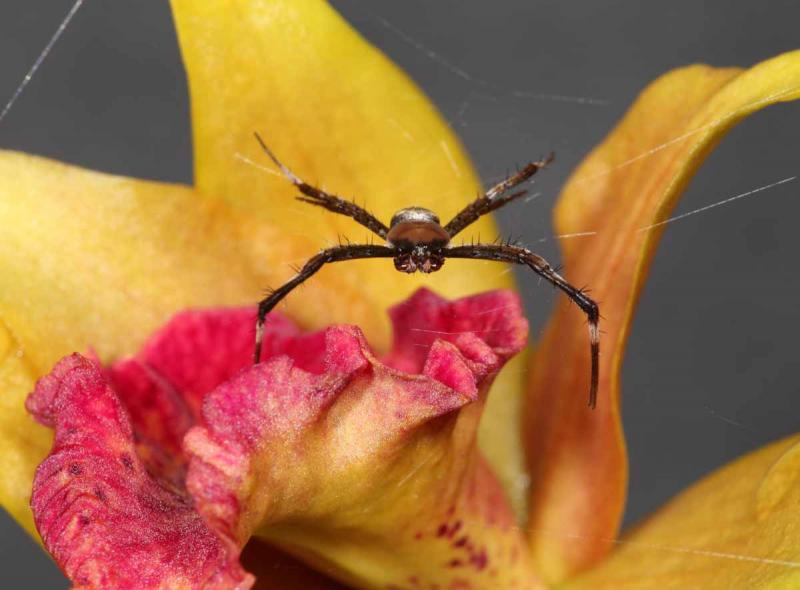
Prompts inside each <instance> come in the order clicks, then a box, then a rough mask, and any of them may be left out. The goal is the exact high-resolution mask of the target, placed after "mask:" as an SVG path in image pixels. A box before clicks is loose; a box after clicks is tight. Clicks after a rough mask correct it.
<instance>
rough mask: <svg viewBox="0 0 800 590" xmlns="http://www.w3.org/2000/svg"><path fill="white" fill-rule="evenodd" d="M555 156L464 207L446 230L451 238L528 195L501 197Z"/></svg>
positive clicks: (523, 192) (528, 166) (519, 173)
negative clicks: (492, 212)
mask: <svg viewBox="0 0 800 590" xmlns="http://www.w3.org/2000/svg"><path fill="white" fill-rule="evenodd" d="M554 157H555V156H554V154H553V153H551V154H550V155H549V156H547V157H546V158H545V159H544V160H539V161H538V162H531V163H529V164H528V165H527V166H525V167H524V168H523V169H522V170H520V171H519V172H517V173H516V174H514V175H512V176H509V177H508V178H506V179H505V180H502V181H500V182H498V183H497V184H496V185H494V186H493V187H492V188H490V189H489V190H488V191H486V192H485V193H484V194H483V195H481V196H480V197H478V198H477V199H475V200H474V201H472V203H470V204H469V205H467V206H466V207H464V208H463V209H462V210H461V211H460V212H459V213H458V214H457V215H456V216H455V217H453V219H451V220H450V221H449V222H448V224H447V225H446V226H444V230H445V231H446V232H447V233H448V234H449V235H450V238H452V237H453V236H455V235H456V234H457V233H459V232H460V231H461V230H463V229H464V228H465V227H467V226H468V225H470V224H472V223H474V222H475V221H477V219H478V218H479V217H481V216H483V215H486V214H487V213H490V212H491V211H494V210H495V209H498V208H500V207H502V206H503V205H505V204H507V203H510V202H511V201H513V200H514V199H517V198H519V197H521V196H523V195H525V194H526V192H525V191H519V192H516V193H514V194H512V195H506V196H502V197H501V196H500V195H502V194H503V193H505V192H506V191H509V190H511V189H512V188H514V187H515V186H517V185H519V184H521V183H523V182H525V181H526V180H528V179H529V178H530V177H531V176H533V175H534V174H536V172H537V171H538V170H540V169H541V168H544V167H545V166H547V165H548V164H549V163H550V162H552V161H553V158H554Z"/></svg>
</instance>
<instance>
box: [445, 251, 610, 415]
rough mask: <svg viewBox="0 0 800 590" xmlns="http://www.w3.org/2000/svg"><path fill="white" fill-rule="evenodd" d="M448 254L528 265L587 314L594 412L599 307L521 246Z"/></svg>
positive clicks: (598, 346) (591, 393)
mask: <svg viewBox="0 0 800 590" xmlns="http://www.w3.org/2000/svg"><path fill="white" fill-rule="evenodd" d="M444 254H445V256H446V257H447V258H472V259H478V260H496V261H498V262H513V263H515V264H524V265H526V266H529V267H530V268H531V269H533V271H534V272H535V273H536V274H538V275H539V276H540V277H542V278H543V279H545V280H547V281H548V282H550V283H551V284H552V285H554V286H555V287H558V288H559V289H561V290H562V291H563V292H564V293H565V294H566V295H567V297H569V298H570V299H571V300H572V301H574V302H575V303H577V304H578V307H580V308H581V309H582V310H583V311H584V313H585V314H586V317H587V318H588V320H589V352H590V355H591V359H592V369H591V383H590V386H589V406H590V407H591V408H594V407H595V406H596V405H597V385H598V381H599V371H600V369H599V365H600V331H599V329H598V323H599V322H600V310H599V308H598V307H597V303H595V302H594V301H593V300H592V299H590V298H589V297H587V296H586V294H585V293H584V292H583V291H582V290H581V289H577V288H575V287H573V286H572V285H570V284H569V283H568V282H567V281H566V280H564V278H563V277H562V276H561V275H559V274H558V273H557V272H556V271H555V270H554V269H553V267H552V266H550V264H549V263H548V262H547V261H546V260H545V259H544V258H542V257H541V256H539V255H538V254H534V253H533V252H531V251H530V250H528V249H526V248H522V247H520V246H514V245H510V244H509V245H503V244H475V245H471V246H454V247H451V248H446V249H445V250H444Z"/></svg>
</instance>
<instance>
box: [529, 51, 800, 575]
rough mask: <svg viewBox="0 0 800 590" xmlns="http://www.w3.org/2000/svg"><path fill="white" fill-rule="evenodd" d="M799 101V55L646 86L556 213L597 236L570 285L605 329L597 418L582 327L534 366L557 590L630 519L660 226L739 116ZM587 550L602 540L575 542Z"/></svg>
mask: <svg viewBox="0 0 800 590" xmlns="http://www.w3.org/2000/svg"><path fill="white" fill-rule="evenodd" d="M799 96H800V52H793V53H788V54H784V55H782V56H779V57H777V58H774V59H771V60H769V61H766V62H764V63H761V64H759V65H757V66H755V67H753V68H751V69H750V70H747V71H745V72H742V71H740V70H735V69H714V68H710V67H707V66H691V67H687V68H683V69H680V70H676V71H673V72H671V73H668V74H666V75H665V76H663V77H662V78H660V79H659V80H657V81H656V82H654V83H653V84H652V85H651V86H650V87H648V88H647V89H646V90H645V91H644V92H643V93H642V95H641V96H640V97H639V99H638V100H637V102H636V103H635V104H634V106H633V107H632V108H631V110H630V111H629V112H628V114H627V115H626V116H625V118H624V119H623V120H622V122H621V123H620V124H619V126H618V127H617V128H616V129H615V130H614V131H613V132H612V133H611V134H610V135H609V137H608V138H607V139H606V140H605V141H604V142H603V144H601V145H600V146H599V147H598V148H596V149H595V150H594V151H593V152H592V153H591V154H590V156H589V157H588V158H587V159H586V161H585V162H584V163H583V164H582V165H581V166H580V168H578V170H577V171H576V172H575V174H574V175H573V177H572V178H571V180H570V182H569V184H568V185H567V186H566V188H565V190H564V193H563V195H562V197H561V199H560V201H559V204H558V208H557V210H556V212H555V221H556V229H557V233H559V234H568V233H576V232H597V234H596V235H595V236H592V237H589V238H583V239H580V240H577V239H576V240H570V241H567V242H565V244H564V262H565V266H566V271H567V278H568V279H569V280H570V281H572V282H573V283H575V284H579V285H584V284H585V285H589V287H590V288H591V290H592V296H593V297H594V298H596V300H598V301H599V302H600V305H601V314H602V315H603V318H604V319H603V320H602V322H601V328H602V330H603V331H604V334H603V338H602V342H601V350H602V353H601V354H602V356H601V369H600V370H601V381H600V397H599V401H598V407H597V410H596V411H594V412H592V411H589V410H588V409H587V408H586V402H585V395H586V391H587V390H588V376H589V355H588V350H587V348H588V346H587V342H586V333H585V330H586V328H585V326H584V323H585V319H584V318H583V317H581V314H580V313H579V312H577V311H576V310H575V308H574V306H570V305H568V304H566V303H562V304H560V305H559V308H558V309H557V311H556V314H555V316H554V318H553V319H552V320H551V322H550V324H549V327H548V329H547V331H546V334H545V336H544V338H543V340H542V342H541V344H540V346H539V348H538V350H537V353H536V355H535V357H534V358H533V360H532V365H531V383H530V391H529V400H528V402H529V403H528V406H527V411H526V420H525V422H524V423H525V428H526V432H525V438H526V444H527V448H528V461H529V465H530V469H531V478H532V482H531V484H532V487H531V490H532V496H531V511H530V522H529V525H530V528H531V531H532V533H531V534H532V537H531V541H532V548H533V554H534V557H535V561H536V563H537V566H538V567H539V568H540V569H541V571H544V572H546V574H547V576H548V578H549V579H551V580H560V579H563V578H564V577H565V576H567V575H568V574H569V573H571V572H573V571H575V570H578V569H581V568H584V567H586V566H588V565H590V564H592V563H594V562H595V561H596V560H597V559H599V558H600V557H601V556H602V555H604V554H605V553H606V552H607V550H608V549H609V547H610V544H611V542H612V541H611V540H612V539H613V538H614V537H615V535H616V532H617V528H618V526H619V521H620V517H621V514H622V509H623V504H624V498H625V486H626V470H627V463H626V457H625V446H624V440H623V437H622V431H621V425H620V418H619V372H620V365H621V363H622V357H623V351H624V344H625V339H626V336H627V333H628V328H629V326H630V322H631V318H632V315H633V311H634V308H635V305H636V301H637V298H638V295H639V292H640V290H641V286H642V284H643V281H644V279H645V276H646V274H647V268H648V265H649V263H650V261H651V259H652V257H653V252H654V249H655V247H656V245H657V243H658V239H659V237H660V235H661V231H662V229H663V226H659V227H654V228H651V229H649V230H645V231H642V228H646V227H649V226H651V225H652V224H656V223H658V222H659V221H662V220H664V219H666V218H667V217H668V216H669V214H670V211H671V210H672V208H673V207H674V205H675V203H676V201H677V199H678V198H679V196H680V194H681V192H682V190H683V188H684V187H685V186H686V184H687V183H688V181H689V180H690V178H691V177H692V175H693V173H694V172H695V171H696V170H697V168H698V166H699V165H700V164H701V163H702V161H703V159H704V158H705V156H706V155H707V154H708V153H709V151H710V150H711V149H712V148H713V146H714V145H715V144H716V142H717V141H719V140H720V139H721V138H722V136H723V135H724V134H725V132H726V131H728V130H729V129H730V128H731V127H732V126H733V125H735V124H736V123H737V122H738V121H740V120H741V119H742V118H744V117H746V116H747V115H749V114H750V113H752V112H754V111H756V110H758V109H760V108H763V107H765V106H767V105H769V104H773V103H775V102H780V101H788V100H794V99H796V98H798V97H799ZM576 538H582V539H593V540H594V541H592V542H582V543H577V542H576V541H575V539H576Z"/></svg>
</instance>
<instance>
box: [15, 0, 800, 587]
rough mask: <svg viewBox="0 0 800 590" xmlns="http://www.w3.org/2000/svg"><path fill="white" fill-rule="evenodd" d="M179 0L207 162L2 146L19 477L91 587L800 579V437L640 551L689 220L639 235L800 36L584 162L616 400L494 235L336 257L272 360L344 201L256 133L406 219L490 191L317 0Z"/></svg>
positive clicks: (30, 504)
mask: <svg viewBox="0 0 800 590" xmlns="http://www.w3.org/2000/svg"><path fill="white" fill-rule="evenodd" d="M172 8H173V13H174V16H175V20H176V24H177V28H178V35H179V39H180V44H181V50H182V52H183V58H184V61H185V64H186V68H187V72H188V77H189V83H190V91H191V105H192V120H193V132H194V149H195V170H196V181H195V185H194V186H193V187H188V186H178V185H171V184H164V183H155V182H149V181H144V180H138V179H132V178H122V177H117V176H111V175H108V174H102V173H98V172H94V171H89V170H84V169H79V168H76V167H73V166H69V165H65V164H62V163H58V162H54V161H49V160H46V159H43V158H39V157H35V156H30V155H26V154H21V153H14V152H2V153H0V178H2V182H0V223H2V225H3V228H4V231H3V239H2V240H0V264H1V265H2V268H3V273H2V288H0V322H1V323H0V352H2V354H0V359H1V362H2V364H1V365H0V390H1V391H2V395H1V396H0V404H2V405H1V406H0V440H2V441H3V446H2V453H0V466H1V467H2V470H3V473H4V477H3V478H0V502H2V505H3V507H4V508H5V509H6V510H7V511H8V512H9V513H10V514H11V515H12V516H13V517H14V518H15V519H16V520H17V521H18V522H19V523H20V524H21V525H22V526H23V527H25V528H26V529H27V530H28V531H29V532H30V534H31V535H33V536H35V537H36V538H37V539H40V540H41V541H42V543H43V545H44V548H45V549H46V550H47V551H48V552H49V553H50V554H51V555H52V556H53V558H54V559H55V560H56V562H57V563H58V565H59V566H60V567H61V568H62V570H63V571H64V572H65V574H66V575H67V576H68V577H69V578H70V579H71V580H72V582H73V583H74V584H75V585H76V587H80V588H248V587H252V586H253V585H255V586H256V587H261V588H283V589H285V588H289V589H291V588H341V587H343V586H344V587H360V588H384V589H400V588H409V589H417V588H419V589H422V588H426V589H433V588H439V589H441V590H444V589H447V588H452V589H457V588H552V587H556V586H559V587H565V588H574V589H582V588H592V589H594V588H606V587H607V588H653V587H658V588H670V587H672V588H691V587H694V588H698V587H700V588H702V587H726V588H727V587H735V588H742V587H747V588H789V587H794V586H795V585H798V584H800V573H798V569H797V564H798V563H800V534H798V532H797V530H798V523H800V510H799V509H798V505H800V487H799V486H797V485H796V482H797V480H798V479H800V459H798V457H800V453H798V450H797V449H798V448H800V447H798V442H800V439H798V437H797V436H795V437H790V438H788V439H786V440H783V441H780V442H777V443H774V444H772V445H770V446H768V447H766V448H764V449H761V450H759V451H756V452H754V453H752V454H749V455H747V456H745V457H742V458H741V459H739V460H738V461H736V462H735V463H733V464H732V465H729V466H726V467H723V468H722V469H720V470H719V471H717V472H716V473H713V474H711V475H710V476H708V477H707V478H705V479H704V480H703V481H701V482H699V483H698V484H696V485H695V486H693V487H691V488H690V489H688V490H687V491H685V492H684V493H682V494H681V495H680V496H678V497H677V498H675V499H674V500H672V501H671V502H670V503H668V504H667V505H666V506H665V507H663V508H662V509H661V510H659V511H658V512H657V513H656V514H654V515H653V516H652V517H651V518H650V519H649V520H647V521H646V522H645V523H644V524H642V525H641V526H639V527H637V528H636V529H635V530H634V531H632V532H631V533H629V534H628V535H627V536H626V541H627V542H626V543H624V544H622V545H619V546H615V544H614V540H615V539H616V538H617V535H618V530H619V526H620V520H621V515H622V511H623V507H624V502H625V488H626V476H627V474H626V469H627V464H626V454H625V445H624V439H623V435H622V429H621V423H620V414H619V374H620V366H621V362H622V358H623V351H624V347H625V340H626V336H627V332H628V328H629V326H630V322H631V318H632V316H633V312H634V309H635V306H636V302H637V299H638V295H639V293H640V291H641V288H642V285H643V282H644V280H645V278H646V275H647V270H648V265H649V263H650V261H651V259H652V256H653V253H654V250H655V247H656V245H657V243H658V239H659V237H660V234H661V231H662V229H663V227H662V226H655V227H652V229H651V230H649V231H644V232H643V231H640V230H641V228H644V227H649V226H654V224H658V223H659V222H660V221H662V220H664V219H666V218H667V217H668V216H669V213H670V211H671V210H672V208H673V207H674V205H675V204H676V202H677V200H678V198H679V197H680V195H681V191H682V190H683V188H684V187H685V186H686V184H687V183H688V181H689V179H690V178H691V177H692V175H693V173H694V172H695V171H696V170H697V168H698V167H699V166H700V165H701V163H702V161H703V159H704V158H705V157H706V156H707V155H708V153H709V152H710V151H711V150H712V149H713V147H714V146H715V145H716V143H717V142H719V141H720V140H721V139H722V137H723V136H724V134H725V133H726V132H727V131H728V130H729V129H730V128H731V127H732V126H734V125H735V124H736V123H737V122H739V121H740V120H742V119H743V118H744V117H746V116H747V115H749V114H751V113H753V112H755V111H756V110H758V109H760V108H763V107H765V106H768V105H770V104H773V103H776V102H780V101H789V100H794V99H797V98H799V97H800V52H792V53H787V54H784V55H781V56H778V57H775V58H773V59H771V60H768V61H765V62H763V63H761V64H758V65H756V66H754V67H752V68H751V69H749V70H746V71H743V70H739V69H736V68H729V69H715V68H711V67H707V66H702V65H695V66H690V67H686V68H681V69H678V70H675V71H672V72H669V73H667V74H665V75H663V76H662V77H661V78H659V79H657V80H656V81H654V82H653V83H652V84H651V85H650V86H648V87H647V88H646V89H645V90H644V91H643V92H642V94H641V95H640V96H639V98H638V99H637V100H636V102H635V103H634V104H633V105H632V106H631V108H630V110H629V111H628V113H627V114H626V115H625V117H624V118H623V120H622V121H621V122H620V123H619V125H618V126H617V127H616V128H615V129H614V130H613V131H612V132H611V133H610V134H609V135H608V137H607V138H606V139H605V141H604V142H603V143H602V144H600V145H599V146H598V147H597V148H596V149H595V150H594V151H593V152H592V153H591V154H590V155H589V156H588V157H587V158H586V160H585V161H584V162H583V163H582V164H581V166H580V167H579V168H578V169H577V170H576V171H575V173H574V174H573V176H572V178H571V179H570V181H569V182H568V184H567V185H566V187H565V188H564V191H563V193H562V195H561V197H560V200H559V202H558V206H557V208H556V211H555V225H556V229H557V231H558V232H559V233H574V232H583V231H590V230H591V231H596V232H597V234H596V236H594V238H593V239H592V240H591V241H574V242H569V243H567V244H565V248H564V252H563V259H564V262H565V265H566V269H567V270H566V273H567V275H568V278H569V279H570V280H571V281H572V282H574V283H577V284H591V286H592V288H593V297H595V298H596V299H597V300H599V301H600V302H602V313H603V318H604V319H603V323H602V327H603V330H604V335H603V341H602V346H603V348H602V350H603V356H602V360H601V373H600V374H601V382H600V393H599V399H598V404H597V409H596V410H595V411H592V410H590V409H588V408H587V407H586V404H585V393H586V391H587V383H588V376H589V367H588V363H589V355H588V353H587V352H588V351H587V342H586V333H585V326H583V325H582V322H583V319H582V317H581V315H580V314H579V313H577V312H576V310H575V309H574V308H571V307H570V306H569V305H568V303H567V302H565V301H564V302H560V303H559V304H558V305H557V307H556V309H555V311H554V314H553V316H552V318H550V321H549V324H548V327H547V329H546V331H545V334H544V336H543V337H542V339H541V341H540V342H539V343H538V344H537V346H536V349H535V351H534V352H532V353H529V354H525V353H523V350H524V348H525V345H526V342H527V337H528V332H527V329H528V328H527V321H526V319H525V318H524V316H523V314H522V310H521V306H520V302H519V299H518V297H517V296H516V295H515V294H514V292H513V291H512V287H513V285H512V282H511V279H510V278H509V275H508V274H505V273H498V272H483V271H484V269H485V268H488V267H487V266H477V267H476V266H475V265H474V263H471V262H468V261H448V262H447V265H448V268H447V269H446V270H445V271H443V272H441V273H438V274H437V275H434V276H432V277H429V278H420V277H409V276H406V275H402V274H400V273H397V272H396V271H395V270H394V268H393V267H392V265H391V264H386V261H380V260H378V261H364V262H352V263H348V264H346V265H342V266H340V267H337V269H336V272H322V273H320V274H319V275H318V276H316V277H315V278H314V280H313V281H310V282H309V283H308V284H307V286H305V288H303V289H301V290H298V291H296V292H294V293H292V296H291V297H290V298H289V299H288V300H287V302H286V304H285V305H284V306H282V307H281V308H280V311H279V313H276V314H274V315H272V316H270V322H269V323H268V328H267V332H266V336H265V350H264V354H263V356H262V358H263V361H262V362H261V363H260V364H258V365H255V366H253V365H252V364H251V362H250V354H251V352H252V342H253V324H254V317H255V316H254V314H255V308H254V303H255V301H257V300H258V298H259V295H260V293H261V290H262V289H263V288H264V287H265V286H268V285H278V284H281V283H282V282H283V281H284V280H285V279H286V278H287V277H288V276H289V273H290V272H291V270H290V269H289V268H288V266H289V264H291V263H302V262H303V261H304V260H305V259H306V258H308V256H310V255H311V254H313V253H314V250H315V248H316V247H317V245H318V239H319V237H320V236H321V237H322V238H323V239H327V240H331V241H332V240H335V239H336V236H337V233H338V232H340V231H343V230H345V229H348V228H350V227H351V226H350V225H349V223H350V222H349V220H347V219H344V218H341V217H337V216H332V215H326V214H324V213H323V212H320V211H316V210H313V209H311V210H305V211H301V210H298V209H297V206H296V204H295V202H294V200H293V199H292V197H293V196H294V195H293V190H292V187H291V185H289V183H287V182H285V180H284V179H283V178H282V177H281V176H280V174H277V173H275V172H276V171H274V170H271V169H269V168H268V167H266V169H260V168H259V167H258V166H254V165H250V164H247V163H246V162H247V161H250V162H261V161H263V158H261V157H260V153H259V151H258V146H257V144H256V143H255V142H254V141H253V140H252V134H253V132H254V131H260V132H262V133H264V134H266V135H267V136H268V138H269V142H270V146H271V147H272V149H274V150H275V152H276V153H278V154H280V156H281V158H282V159H283V160H284V161H287V162H291V164H292V168H293V169H295V170H296V171H297V172H298V173H299V174H300V175H301V176H303V177H304V178H308V179H320V181H321V182H323V183H324V184H325V185H326V186H330V187H334V186H335V187H336V190H337V192H339V193H340V194H347V195H351V194H353V195H362V196H368V197H369V206H370V208H371V209H372V210H373V211H374V212H375V213H376V214H377V215H378V216H380V217H382V218H386V217H388V216H389V215H391V213H393V212H394V211H395V210H397V209H399V208H401V207H403V206H406V205H408V204H409V200H408V199H409V195H413V196H414V199H415V200H416V202H415V203H414V204H417V205H421V206H429V207H431V208H432V209H435V210H436V211H437V212H440V213H441V214H443V215H444V216H447V215H448V214H452V213H455V212H456V211H457V210H458V209H460V208H461V207H462V206H463V205H464V204H465V203H466V202H467V201H468V200H470V199H471V198H472V197H473V196H474V195H475V194H476V193H477V192H478V191H479V186H480V185H479V182H478V180H477V178H476V175H475V174H474V172H473V171H472V168H471V166H470V164H469V161H468V158H467V156H466V155H465V154H464V151H463V149H462V148H461V146H460V145H459V143H458V141H457V139H456V138H455V137H454V136H453V134H452V133H451V132H450V130H448V128H447V127H446V125H445V124H444V123H443V122H442V120H441V118H440V117H439V115H438V114H437V113H436V112H435V110H434V108H433V107H432V106H431V105H430V103H429V102H428V101H427V100H426V99H425V97H424V95H423V94H422V93H421V92H420V91H419V90H418V89H417V88H415V86H414V85H413V84H412V83H411V82H410V81H409V79H408V78H407V77H406V76H405V75H404V74H403V73H402V72H400V71H399V70H398V69H397V68H396V67H395V66H393V65H392V64H391V63H390V62H389V61H388V60H387V59H386V58H385V57H384V56H382V55H381V54H380V53H379V52H377V51H376V50H375V49H374V48H372V47H371V46H369V44H368V43H367V42H366V41H364V40H363V39H362V38H361V37H360V36H359V35H358V34H357V33H355V32H354V31H353V30H352V29H351V28H350V27H349V25H347V24H346V23H345V21H344V20H343V19H342V18H341V17H340V16H339V15H337V14H336V13H335V12H334V11H333V10H332V9H331V8H330V7H329V6H328V5H327V4H325V3H324V2H321V1H320V0H292V1H289V0H275V1H273V2H269V3H266V2H259V1H256V0H231V1H230V2H224V3H222V2H211V1H206V0H200V1H196V0H195V1H190V0H172ZM245 38H246V39H247V40H248V43H246V44H243V43H240V42H239V41H240V40H241V39H245ZM420 154H425V157H424V158H420V157H419V155H420ZM298 220H300V221H299V222H298ZM492 228H493V226H492V223H491V220H489V219H484V220H482V221H481V222H480V225H479V226H478V227H477V228H476V231H481V232H482V233H484V234H491V233H492ZM493 268H496V267H493ZM423 281H424V284H425V286H426V288H423V289H421V288H420V287H421V285H422V284H423ZM476 293H477V294H476ZM506 363H510V365H515V367H511V366H510V367H507V368H506V369H505V370H503V371H501V369H502V368H503V366H504V365H505V364H506ZM526 368H527V370H525V369H526ZM526 375H527V376H529V377H525V376H526ZM526 379H527V380H526ZM490 390H491V391H490ZM517 407H522V408H523V409H522V411H521V418H522V419H521V420H518V421H519V423H521V424H522V427H521V432H519V431H518V430H517V427H516V424H517V423H518V421H515V420H514V416H515V411H516V408H517ZM517 419H519V415H517ZM479 424H480V432H479ZM520 441H522V442H520ZM525 481H529V482H530V484H529V486H526V485H523V484H521V483H520V482H525ZM543 533H545V534H543ZM550 533H552V534H550ZM665 546H669V547H680V548H684V549H685V550H684V551H675V552H671V553H668V554H665V553H664V552H663V551H660V550H659V548H661V547H665ZM721 552H727V553H738V554H742V555H749V556H752V557H754V558H755V559H750V560H748V559H742V560H739V561H734V562H731V563H729V564H727V565H726V566H725V567H720V566H719V564H718V562H717V561H715V560H714V559H713V557H714V555H715V554H718V553H721Z"/></svg>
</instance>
